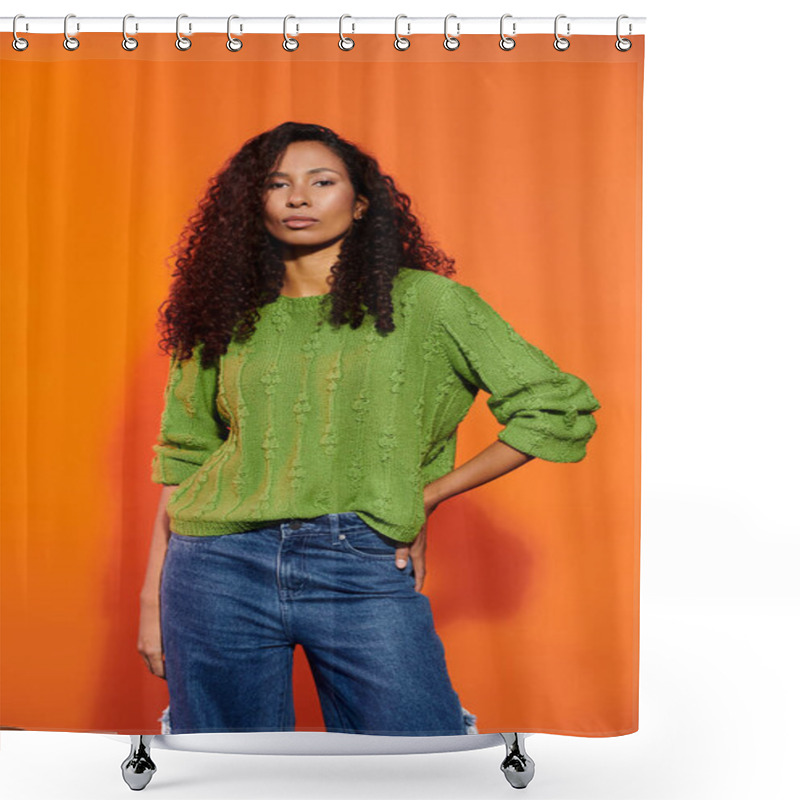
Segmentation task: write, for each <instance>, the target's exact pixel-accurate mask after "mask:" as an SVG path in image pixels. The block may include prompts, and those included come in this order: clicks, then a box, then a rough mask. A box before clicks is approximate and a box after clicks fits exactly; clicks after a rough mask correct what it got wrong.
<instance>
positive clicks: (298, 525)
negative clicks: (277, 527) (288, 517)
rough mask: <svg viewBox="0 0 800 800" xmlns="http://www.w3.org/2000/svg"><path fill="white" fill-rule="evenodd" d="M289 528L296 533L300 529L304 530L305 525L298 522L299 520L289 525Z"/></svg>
mask: <svg viewBox="0 0 800 800" xmlns="http://www.w3.org/2000/svg"><path fill="white" fill-rule="evenodd" d="M289 527H290V528H291V529H292V530H293V531H296V530H297V529H298V528H302V527H303V523H302V522H298V521H297V520H295V521H294V522H290V523H289Z"/></svg>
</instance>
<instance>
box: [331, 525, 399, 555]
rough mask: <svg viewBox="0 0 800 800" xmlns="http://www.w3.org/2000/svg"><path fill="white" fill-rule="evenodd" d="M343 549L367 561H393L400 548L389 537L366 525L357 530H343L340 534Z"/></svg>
mask: <svg viewBox="0 0 800 800" xmlns="http://www.w3.org/2000/svg"><path fill="white" fill-rule="evenodd" d="M339 541H341V543H342V545H343V546H344V549H345V550H347V551H348V552H350V553H353V555H356V556H361V557H362V558H369V559H379V560H382V559H385V560H393V559H394V557H395V554H396V551H397V548H398V547H399V546H400V543H399V542H398V543H397V544H394V543H393V541H392V540H391V539H389V537H387V536H384V535H383V534H382V533H378V532H377V531H375V530H373V529H372V528H370V527H369V526H368V525H367V524H366V523H365V524H364V525H363V526H360V527H358V528H353V529H351V530H345V531H344V532H343V533H342V534H340V538H339Z"/></svg>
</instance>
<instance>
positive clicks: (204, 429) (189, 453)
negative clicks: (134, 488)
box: [151, 343, 228, 484]
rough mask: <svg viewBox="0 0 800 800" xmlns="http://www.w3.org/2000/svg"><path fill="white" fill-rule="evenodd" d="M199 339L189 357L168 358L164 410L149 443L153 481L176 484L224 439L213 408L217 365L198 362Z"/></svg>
mask: <svg viewBox="0 0 800 800" xmlns="http://www.w3.org/2000/svg"><path fill="white" fill-rule="evenodd" d="M202 346H203V345H202V343H200V344H199V345H198V346H197V347H196V348H195V350H194V352H193V353H192V356H191V358H189V359H187V360H185V361H182V362H181V361H178V359H177V357H176V356H175V355H174V354H173V356H172V358H171V359H170V365H169V377H168V379H167V386H166V389H165V390H164V410H163V412H162V415H161V428H160V431H159V435H158V440H157V443H156V444H155V445H153V450H154V451H155V457H154V458H153V461H152V475H151V478H152V481H153V483H163V484H178V483H181V482H183V481H185V480H186V479H187V478H189V477H191V476H192V475H193V474H194V473H195V472H196V471H197V469H198V468H199V467H200V466H202V465H203V464H204V463H205V461H206V460H207V459H208V458H209V457H210V456H211V454H212V453H213V452H214V451H215V450H217V449H218V448H219V447H220V446H221V445H222V444H223V443H224V441H225V440H226V439H227V436H228V429H227V426H226V425H225V423H224V422H223V420H222V419H221V417H220V416H219V412H218V411H217V408H216V396H217V375H218V372H219V367H218V366H217V365H214V366H211V367H207V368H204V367H201V366H200V353H201V352H202Z"/></svg>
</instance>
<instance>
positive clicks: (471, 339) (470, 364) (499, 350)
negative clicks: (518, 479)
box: [439, 281, 600, 462]
mask: <svg viewBox="0 0 800 800" xmlns="http://www.w3.org/2000/svg"><path fill="white" fill-rule="evenodd" d="M439 324H440V326H441V328H442V329H443V332H444V334H443V337H442V338H443V342H444V349H445V352H446V353H447V356H448V359H449V361H450V364H451V366H452V368H453V369H454V370H455V372H456V373H457V374H458V375H459V376H460V377H461V378H462V379H463V380H465V381H466V382H467V383H469V384H471V385H472V386H473V387H476V389H475V391H477V389H482V390H483V391H485V392H488V393H489V394H490V397H489V399H488V401H487V405H488V407H489V409H490V410H491V412H492V414H494V416H495V417H496V419H497V420H498V422H500V423H501V424H502V425H504V426H505V427H504V428H503V429H502V430H501V431H499V433H498V438H499V439H500V441H502V442H505V443H506V444H508V445H510V446H511V447H513V448H514V449H516V450H519V451H521V452H523V453H525V454H527V455H530V456H534V457H539V458H542V459H544V460H545V461H558V462H569V461H580V460H581V459H583V458H584V457H585V456H586V444H587V442H588V441H589V439H590V438H591V437H592V435H593V434H594V432H595V429H596V428H597V422H596V420H595V419H594V417H593V416H592V412H593V411H596V410H598V409H599V408H600V403H599V402H598V401H597V399H596V398H595V396H594V395H593V394H592V391H591V389H590V388H589V386H588V385H587V384H586V383H585V382H584V381H583V380H581V379H580V378H578V377H577V376H576V375H572V374H570V373H568V372H562V371H561V370H560V369H559V367H558V365H557V364H556V363H555V362H554V361H553V360H552V359H551V358H550V357H549V356H547V355H546V354H545V353H544V352H542V351H541V350H540V349H539V348H537V347H534V346H533V345H532V344H531V343H530V342H528V341H527V340H525V339H524V338H523V337H522V336H520V335H519V334H518V333H517V332H516V331H515V330H514V328H512V327H511V325H510V324H509V323H508V322H506V321H505V320H504V319H503V318H502V317H501V316H500V315H499V314H498V313H497V312H496V311H495V310H494V309H493V308H492V307H491V306H490V305H489V304H488V303H487V302H486V301H485V300H483V298H481V296H480V295H479V294H478V293H477V292H476V291H475V290H474V289H472V288H471V287H468V286H465V285H463V284H460V283H458V282H457V281H451V285H450V286H449V287H448V290H447V291H445V292H444V294H443V297H442V300H441V302H440V306H439Z"/></svg>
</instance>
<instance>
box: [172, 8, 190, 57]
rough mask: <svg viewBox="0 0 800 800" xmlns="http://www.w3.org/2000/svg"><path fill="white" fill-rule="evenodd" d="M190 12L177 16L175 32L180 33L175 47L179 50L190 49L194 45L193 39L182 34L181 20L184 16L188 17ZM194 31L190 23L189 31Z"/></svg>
mask: <svg viewBox="0 0 800 800" xmlns="http://www.w3.org/2000/svg"><path fill="white" fill-rule="evenodd" d="M188 16H189V15H188V14H178V16H177V18H176V19H175V33H176V34H177V35H178V38H177V39H176V40H175V47H177V48H178V50H188V49H189V48H190V47H191V46H192V40H191V39H187V38H186V37H185V36H183V35H182V34H181V20H182V19H183V18H184V17H188ZM191 32H192V23H191V22H190V23H189V33H191Z"/></svg>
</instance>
